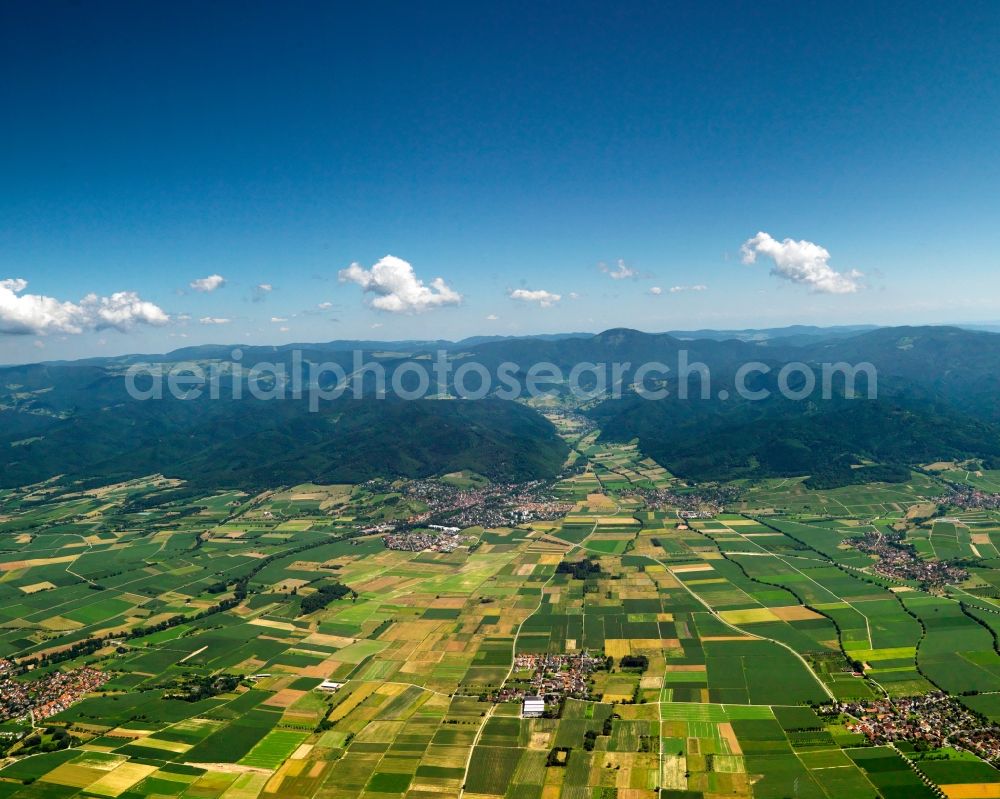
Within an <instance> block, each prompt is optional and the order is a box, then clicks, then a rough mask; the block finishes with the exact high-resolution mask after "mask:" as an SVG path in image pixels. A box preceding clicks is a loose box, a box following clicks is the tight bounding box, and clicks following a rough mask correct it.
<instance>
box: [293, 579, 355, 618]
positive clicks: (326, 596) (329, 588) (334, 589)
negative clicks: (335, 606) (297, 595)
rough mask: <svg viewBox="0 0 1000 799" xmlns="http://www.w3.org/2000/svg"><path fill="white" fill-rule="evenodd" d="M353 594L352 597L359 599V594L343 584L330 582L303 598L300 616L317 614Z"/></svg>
mask: <svg viewBox="0 0 1000 799" xmlns="http://www.w3.org/2000/svg"><path fill="white" fill-rule="evenodd" d="M348 594H351V596H352V597H354V598H357V596H358V595H357V594H356V593H355V592H354V591H352V590H351V589H350V588H348V587H347V586H346V585H344V584H343V583H338V582H336V581H334V582H328V583H325V584H324V585H321V586H320V587H319V588H318V589H317V590H316V592H315V593H313V594H309V596H306V597H303V598H302V603H301V605H300V606H299V615H300V616H305V615H306V614H307V613H315V612H316V611H317V610H322V609H323V608H325V607H326V606H327V605H329V604H330V603H331V602H333V601H335V600H337V599H340V598H341V597H345V596H347V595H348Z"/></svg>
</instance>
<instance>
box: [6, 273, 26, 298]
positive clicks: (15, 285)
mask: <svg viewBox="0 0 1000 799" xmlns="http://www.w3.org/2000/svg"><path fill="white" fill-rule="evenodd" d="M0 288H5V289H8V290H10V291H13V292H14V293H15V294H20V293H21V292H22V291H24V290H25V289H26V288H28V281H27V280H25V279H24V278H23V277H11V278H7V279H6V280H0Z"/></svg>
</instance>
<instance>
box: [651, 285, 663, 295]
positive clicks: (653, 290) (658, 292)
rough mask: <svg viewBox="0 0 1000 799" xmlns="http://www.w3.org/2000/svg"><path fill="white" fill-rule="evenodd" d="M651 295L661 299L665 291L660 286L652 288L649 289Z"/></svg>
mask: <svg viewBox="0 0 1000 799" xmlns="http://www.w3.org/2000/svg"><path fill="white" fill-rule="evenodd" d="M649 293H650V294H653V295H655V296H657V297H659V296H660V295H661V294H662V293H663V289H661V288H660V287H659V286H651V287H650V289H649Z"/></svg>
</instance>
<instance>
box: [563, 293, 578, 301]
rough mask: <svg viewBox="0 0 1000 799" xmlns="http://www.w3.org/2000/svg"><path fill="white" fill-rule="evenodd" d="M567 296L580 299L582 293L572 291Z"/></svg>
mask: <svg viewBox="0 0 1000 799" xmlns="http://www.w3.org/2000/svg"><path fill="white" fill-rule="evenodd" d="M566 296H567V297H569V298H570V299H571V300H578V299H580V295H579V294H577V293H576V292H575V291H571V292H570V293H569V294H567V295H566Z"/></svg>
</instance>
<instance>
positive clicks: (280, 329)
mask: <svg viewBox="0 0 1000 799" xmlns="http://www.w3.org/2000/svg"><path fill="white" fill-rule="evenodd" d="M289 330H291V328H288V327H279V328H278V332H279V333H287V332H288V331H289Z"/></svg>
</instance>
